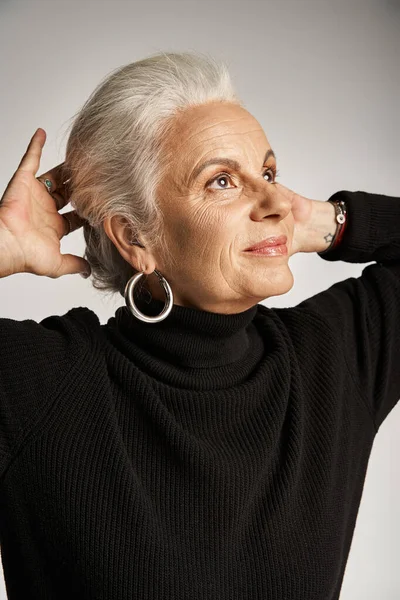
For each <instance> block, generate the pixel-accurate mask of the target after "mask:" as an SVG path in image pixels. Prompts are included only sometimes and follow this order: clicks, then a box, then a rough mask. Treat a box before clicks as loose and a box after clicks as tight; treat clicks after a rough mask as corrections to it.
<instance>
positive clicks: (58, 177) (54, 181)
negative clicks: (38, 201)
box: [37, 163, 65, 196]
mask: <svg viewBox="0 0 400 600" xmlns="http://www.w3.org/2000/svg"><path fill="white" fill-rule="evenodd" d="M63 165H64V163H60V164H59V165H56V166H55V167H53V168H52V169H50V170H49V171H46V173H42V174H41V175H38V177H37V178H38V179H43V180H44V179H50V181H51V192H52V193H53V192H58V193H59V194H61V195H62V196H65V182H63V177H64V170H63Z"/></svg>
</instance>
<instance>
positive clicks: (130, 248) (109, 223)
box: [103, 216, 156, 275]
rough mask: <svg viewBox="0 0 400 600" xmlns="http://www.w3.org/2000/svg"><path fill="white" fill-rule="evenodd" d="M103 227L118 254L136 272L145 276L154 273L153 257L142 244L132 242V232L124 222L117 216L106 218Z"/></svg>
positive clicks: (135, 241)
mask: <svg viewBox="0 0 400 600" xmlns="http://www.w3.org/2000/svg"><path fill="white" fill-rule="evenodd" d="M103 227H104V231H105V232H106V234H107V236H108V237H109V238H110V240H111V241H112V243H113V244H114V246H115V247H116V248H117V250H118V252H119V253H120V254H121V256H122V257H123V258H124V259H125V260H126V261H127V262H128V263H129V264H130V265H132V267H133V268H134V269H135V270H136V271H140V272H141V273H146V274H147V275H149V274H150V273H152V272H153V271H154V269H155V268H156V264H155V260H154V257H153V255H152V254H151V252H150V251H149V250H147V248H146V247H145V245H144V244H142V242H139V243H137V242H138V240H137V239H133V240H132V230H131V228H130V227H129V226H128V225H127V223H126V222H125V221H124V220H122V219H120V218H118V217H117V216H114V217H111V218H107V219H105V220H104V222H103Z"/></svg>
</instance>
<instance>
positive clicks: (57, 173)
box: [0, 128, 90, 278]
mask: <svg viewBox="0 0 400 600" xmlns="http://www.w3.org/2000/svg"><path fill="white" fill-rule="evenodd" d="M45 141H46V132H45V131H44V129H41V128H39V129H37V130H36V132H35V133H34V135H33V137H32V138H31V141H30V143H29V145H28V148H27V151H26V153H25V154H24V156H23V157H22V160H21V162H20V164H19V166H18V169H17V170H16V172H15V173H14V175H13V177H12V179H11V180H10V182H9V184H8V186H7V188H6V190H5V192H4V194H3V196H2V198H1V200H0V277H7V276H8V275H12V274H14V273H34V274H36V275H45V276H47V277H52V278H58V277H61V276H62V275H67V274H73V273H83V272H86V273H89V274H90V265H89V263H88V262H87V261H86V260H85V259H84V258H81V257H80V256H75V255H73V254H61V253H60V239H61V238H62V237H63V236H64V235H67V234H68V233H69V232H72V231H75V230H76V229H78V228H79V227H82V225H83V223H84V221H83V219H81V218H80V217H79V216H78V214H77V213H76V211H74V210H73V211H70V212H69V213H67V214H68V220H67V218H66V217H65V216H64V215H65V214H66V213H64V215H61V214H60V213H59V212H58V211H59V210H60V209H61V208H63V207H64V206H66V205H67V204H68V202H69V200H68V189H67V184H66V182H62V181H61V179H62V166H63V163H61V164H60V165H57V166H56V167H54V168H53V169H51V170H50V171H48V172H46V173H43V174H42V175H40V177H41V178H43V179H45V178H47V179H49V180H50V181H51V183H52V187H51V194H50V193H49V192H48V190H47V188H46V186H45V185H44V184H43V183H41V182H40V181H39V180H38V179H37V178H36V173H37V171H38V170H39V166H40V158H41V154H42V149H43V146H44V143H45ZM68 221H69V223H70V226H69V224H68Z"/></svg>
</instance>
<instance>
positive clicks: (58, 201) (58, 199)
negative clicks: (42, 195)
mask: <svg viewBox="0 0 400 600" xmlns="http://www.w3.org/2000/svg"><path fill="white" fill-rule="evenodd" d="M50 196H51V197H52V198H53V200H54V203H55V205H56V208H57V210H61V209H62V208H64V206H66V205H67V204H68V201H67V200H66V199H65V198H64V197H63V196H62V195H61V194H58V193H57V192H55V193H53V192H52V193H51V194H50Z"/></svg>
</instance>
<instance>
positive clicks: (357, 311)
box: [298, 191, 400, 432]
mask: <svg viewBox="0 0 400 600" xmlns="http://www.w3.org/2000/svg"><path fill="white" fill-rule="evenodd" d="M336 199H337V200H341V199H342V200H345V202H346V205H347V210H348V223H347V227H346V230H345V232H344V236H343V238H342V240H341V242H340V245H339V246H338V247H337V248H335V249H333V250H332V251H329V252H327V253H326V254H319V256H320V257H321V258H323V259H324V260H327V261H337V260H342V261H345V262H351V263H363V262H371V261H375V262H374V264H370V265H368V266H366V267H365V268H364V269H363V271H362V274H361V276H360V277H350V278H348V279H345V280H343V281H340V282H338V283H336V284H334V285H332V286H330V287H329V288H328V289H327V290H325V291H323V292H321V293H318V294H316V295H315V296H313V297H310V298H308V299H307V300H305V301H304V302H302V303H301V304H299V305H298V308H303V309H305V310H309V311H312V312H313V313H314V314H318V315H319V317H320V318H321V319H322V320H323V322H324V324H325V325H326V333H327V340H328V341H327V343H328V344H330V345H331V347H332V348H333V351H334V352H336V351H339V353H340V355H341V356H343V357H344V359H345V361H346V364H347V368H348V370H349V371H350V375H351V377H352V378H353V380H354V382H355V385H356V386H357V388H358V391H359V393H360V394H361V396H362V397H363V398H364V401H365V402H366V404H367V406H368V408H369V411H370V413H371V416H372V419H373V421H374V426H375V431H376V432H377V431H378V430H379V427H380V426H381V424H382V422H383V421H384V420H385V418H386V416H387V415H388V414H389V413H390V411H391V410H392V409H393V408H394V406H395V405H396V404H397V402H398V400H399V398H400V198H398V197H392V196H384V195H381V194H371V193H367V192H360V191H358V192H349V191H340V192H336V193H335V194H333V196H331V198H330V200H336Z"/></svg>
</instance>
